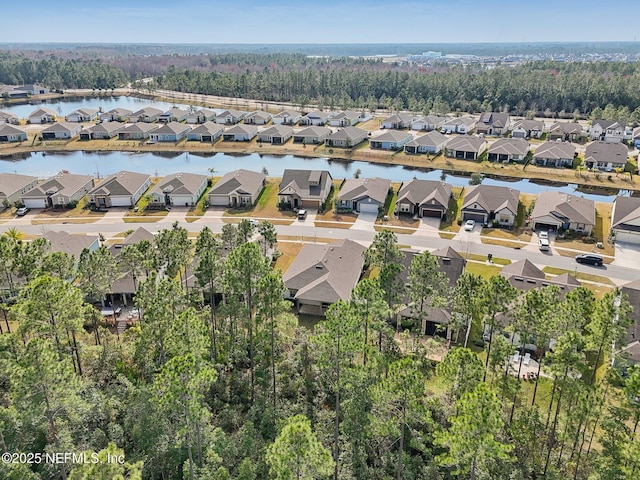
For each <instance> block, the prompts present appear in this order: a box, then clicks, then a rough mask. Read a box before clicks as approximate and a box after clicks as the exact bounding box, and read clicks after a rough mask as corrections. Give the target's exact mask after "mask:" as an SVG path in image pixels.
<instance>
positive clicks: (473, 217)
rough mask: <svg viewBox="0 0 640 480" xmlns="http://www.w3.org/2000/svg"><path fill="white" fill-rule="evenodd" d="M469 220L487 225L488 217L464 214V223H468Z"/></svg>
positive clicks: (469, 213)
mask: <svg viewBox="0 0 640 480" xmlns="http://www.w3.org/2000/svg"><path fill="white" fill-rule="evenodd" d="M467 220H475V221H476V222H480V223H486V222H487V216H486V214H484V213H473V212H463V213H462V221H463V222H466V221H467Z"/></svg>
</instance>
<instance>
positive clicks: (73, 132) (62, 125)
mask: <svg viewBox="0 0 640 480" xmlns="http://www.w3.org/2000/svg"><path fill="white" fill-rule="evenodd" d="M81 130H82V125H77V124H75V123H69V122H57V123H54V124H53V125H50V126H48V127H47V128H45V129H43V130H42V132H40V135H41V136H42V139H43V140H68V139H70V138H74V137H77V136H78V135H79V134H80V131H81Z"/></svg>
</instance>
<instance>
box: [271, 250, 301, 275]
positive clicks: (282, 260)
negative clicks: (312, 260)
mask: <svg viewBox="0 0 640 480" xmlns="http://www.w3.org/2000/svg"><path fill="white" fill-rule="evenodd" d="M303 245H304V244H302V243H297V242H278V243H276V250H278V251H279V252H280V253H282V255H280V256H279V257H278V259H277V260H276V264H275V266H274V269H275V270H280V271H281V272H282V273H284V272H286V271H287V269H288V268H289V267H290V266H291V264H292V263H293V260H294V259H295V258H296V256H297V255H298V253H300V250H302V247H303Z"/></svg>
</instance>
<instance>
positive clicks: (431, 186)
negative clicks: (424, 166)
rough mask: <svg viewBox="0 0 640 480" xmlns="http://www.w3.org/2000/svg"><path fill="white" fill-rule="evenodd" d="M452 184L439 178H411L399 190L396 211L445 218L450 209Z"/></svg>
mask: <svg viewBox="0 0 640 480" xmlns="http://www.w3.org/2000/svg"><path fill="white" fill-rule="evenodd" d="M450 198H451V185H449V184H448V183H445V182H440V181H437V180H418V179H413V180H409V181H408V182H406V183H403V184H402V185H401V186H400V189H399V190H398V198H397V200H396V211H397V212H398V213H399V214H407V215H417V216H418V217H437V218H443V217H444V216H445V215H446V213H447V210H448V209H449V199H450Z"/></svg>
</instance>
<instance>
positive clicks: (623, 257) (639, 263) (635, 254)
mask: <svg viewBox="0 0 640 480" xmlns="http://www.w3.org/2000/svg"><path fill="white" fill-rule="evenodd" d="M615 247H616V258H615V260H614V261H613V262H611V263H612V264H613V265H620V266H623V267H628V268H638V269H640V245H636V244H635V243H627V242H616V243H615Z"/></svg>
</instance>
